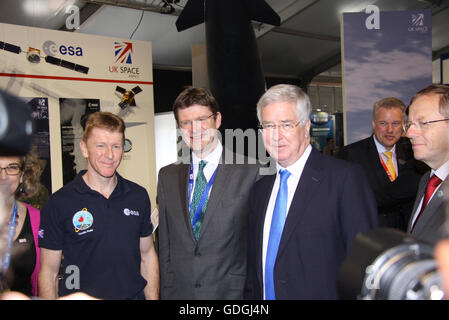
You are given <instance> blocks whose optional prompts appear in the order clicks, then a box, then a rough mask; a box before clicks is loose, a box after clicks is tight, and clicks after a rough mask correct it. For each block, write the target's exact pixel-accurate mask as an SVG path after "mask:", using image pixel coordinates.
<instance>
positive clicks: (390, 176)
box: [379, 153, 394, 182]
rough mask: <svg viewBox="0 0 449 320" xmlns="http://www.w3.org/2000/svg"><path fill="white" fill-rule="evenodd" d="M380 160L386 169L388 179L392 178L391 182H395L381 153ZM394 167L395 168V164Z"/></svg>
mask: <svg viewBox="0 0 449 320" xmlns="http://www.w3.org/2000/svg"><path fill="white" fill-rule="evenodd" d="M379 158H380V162H381V163H382V167H384V170H385V172H386V173H387V175H388V178H390V181H392V182H393V181H394V179H393V176H392V175H391V173H390V170H388V168H387V165H386V164H385V162H384V159H383V158H382V155H381V154H380V153H379ZM393 166H394V164H393Z"/></svg>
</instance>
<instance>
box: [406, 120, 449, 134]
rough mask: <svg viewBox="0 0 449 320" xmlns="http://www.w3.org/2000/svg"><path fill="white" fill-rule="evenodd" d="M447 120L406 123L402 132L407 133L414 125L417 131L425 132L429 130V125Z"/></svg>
mask: <svg viewBox="0 0 449 320" xmlns="http://www.w3.org/2000/svg"><path fill="white" fill-rule="evenodd" d="M448 120H449V118H446V119H439V120H430V121H420V120H418V121H417V122H415V121H407V122H406V123H405V124H404V131H407V130H408V129H410V127H411V126H412V125H414V126H415V127H416V129H418V130H426V129H428V128H429V124H431V123H435V122H440V121H448Z"/></svg>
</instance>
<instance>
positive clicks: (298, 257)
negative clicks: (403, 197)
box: [245, 85, 377, 300]
mask: <svg viewBox="0 0 449 320" xmlns="http://www.w3.org/2000/svg"><path fill="white" fill-rule="evenodd" d="M311 109H312V108H311V103H310V99H309V97H308V96H307V94H306V93H304V92H303V91H302V90H301V89H300V88H298V87H296V86H292V85H277V86H274V87H271V88H270V89H269V90H268V91H267V92H266V93H265V94H264V95H263V96H262V97H261V98H260V100H259V102H258V105H257V112H258V118H259V122H260V128H261V131H262V136H263V140H264V145H265V148H266V149H267V151H268V153H269V154H270V156H271V157H273V158H274V159H275V160H276V161H277V168H278V173H277V174H275V175H269V176H264V177H263V178H261V179H260V180H259V181H257V182H256V184H255V185H254V188H253V190H252V192H251V197H250V203H251V212H250V226H251V228H250V230H249V238H248V239H249V242H248V272H247V274H248V279H247V284H246V290H245V297H246V298H248V299H267V300H268V299H270V300H271V299H337V298H338V293H337V275H338V270H339V269H340V266H341V264H342V263H343V260H344V259H345V257H346V255H347V254H348V253H349V250H350V248H351V244H352V240H353V239H354V237H355V235H356V234H357V233H359V232H364V231H367V230H369V229H372V228H375V227H377V210H376V202H375V199H374V195H373V193H372V191H371V188H370V186H369V184H368V181H367V179H366V176H365V175H364V173H363V171H362V169H361V168H360V166H358V165H356V164H351V163H349V162H346V161H341V160H338V159H335V158H333V157H328V156H324V155H322V154H321V153H320V152H319V151H317V150H315V149H313V148H312V146H311V145H310V134H309V130H310V113H311Z"/></svg>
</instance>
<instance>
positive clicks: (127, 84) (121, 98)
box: [0, 24, 156, 204]
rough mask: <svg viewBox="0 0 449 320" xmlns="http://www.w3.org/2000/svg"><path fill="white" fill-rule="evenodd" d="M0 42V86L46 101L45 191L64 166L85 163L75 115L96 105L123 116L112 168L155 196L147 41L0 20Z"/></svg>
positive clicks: (58, 182) (56, 183)
mask: <svg viewBox="0 0 449 320" xmlns="http://www.w3.org/2000/svg"><path fill="white" fill-rule="evenodd" d="M0 47H1V48H2V49H3V50H0V88H1V89H3V90H6V91H8V92H10V93H12V94H15V95H17V96H19V97H23V98H26V100H27V101H28V100H30V99H32V98H44V99H46V100H45V101H46V103H48V118H49V144H50V161H49V162H50V163H51V189H52V190H51V191H52V192H55V191H56V190H58V189H59V188H61V187H62V186H63V184H64V183H67V182H68V181H70V180H71V178H67V177H66V178H64V174H63V172H68V171H73V172H75V173H76V172H79V170H81V169H83V168H84V167H85V165H86V164H85V162H84V163H83V162H82V160H83V159H79V156H80V155H79V154H78V153H77V150H78V144H79V139H80V134H81V132H82V127H81V126H80V119H82V118H83V116H85V115H86V114H87V113H89V112H93V111H95V110H97V109H98V108H99V109H100V110H101V111H109V112H112V113H115V114H118V115H120V116H121V117H122V118H123V119H124V121H125V124H126V138H127V152H126V153H125V155H124V157H123V160H122V163H121V164H120V167H119V169H118V172H119V173H120V174H121V175H122V176H124V177H125V178H127V179H129V180H131V181H134V182H136V183H138V184H140V185H142V186H143V187H145V188H146V189H147V191H148V192H149V194H150V198H151V201H152V203H153V204H155V200H156V160H155V159H156V158H155V138H154V104H153V72H152V55H151V50H152V49H151V43H149V42H145V41H137V40H129V39H119V38H110V37H100V36H94V35H87V34H82V33H74V32H63V31H55V30H47V29H39V28H31V27H24V26H17V25H10V24H0ZM30 48H31V49H30ZM130 94H131V95H130ZM63 159H64V161H63ZM75 159H76V160H80V161H79V163H78V161H75ZM63 168H64V170H63ZM73 172H71V173H70V174H72V178H73Z"/></svg>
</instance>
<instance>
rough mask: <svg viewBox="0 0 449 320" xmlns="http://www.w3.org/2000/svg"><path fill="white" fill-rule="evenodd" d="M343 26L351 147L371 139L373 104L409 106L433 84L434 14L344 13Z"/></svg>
mask: <svg viewBox="0 0 449 320" xmlns="http://www.w3.org/2000/svg"><path fill="white" fill-rule="evenodd" d="M373 7H376V6H373ZM342 23H343V28H342V30H343V36H342V40H343V43H342V49H343V56H342V61H343V89H344V100H343V101H344V110H345V116H346V118H345V128H346V130H345V134H346V139H345V142H346V144H349V143H352V142H355V141H358V140H361V139H363V138H366V137H368V136H369V135H371V133H372V125H371V120H372V110H373V105H374V103H375V102H376V101H378V100H380V99H383V98H387V97H395V98H397V99H400V100H402V102H404V104H406V105H408V104H409V102H410V100H411V98H412V97H413V96H414V94H415V93H416V92H418V91H419V90H420V89H422V88H424V87H426V86H428V85H430V84H431V83H432V15H431V11H430V10H422V11H385V12H376V11H371V12H368V13H366V12H355V13H343V19H342Z"/></svg>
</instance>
